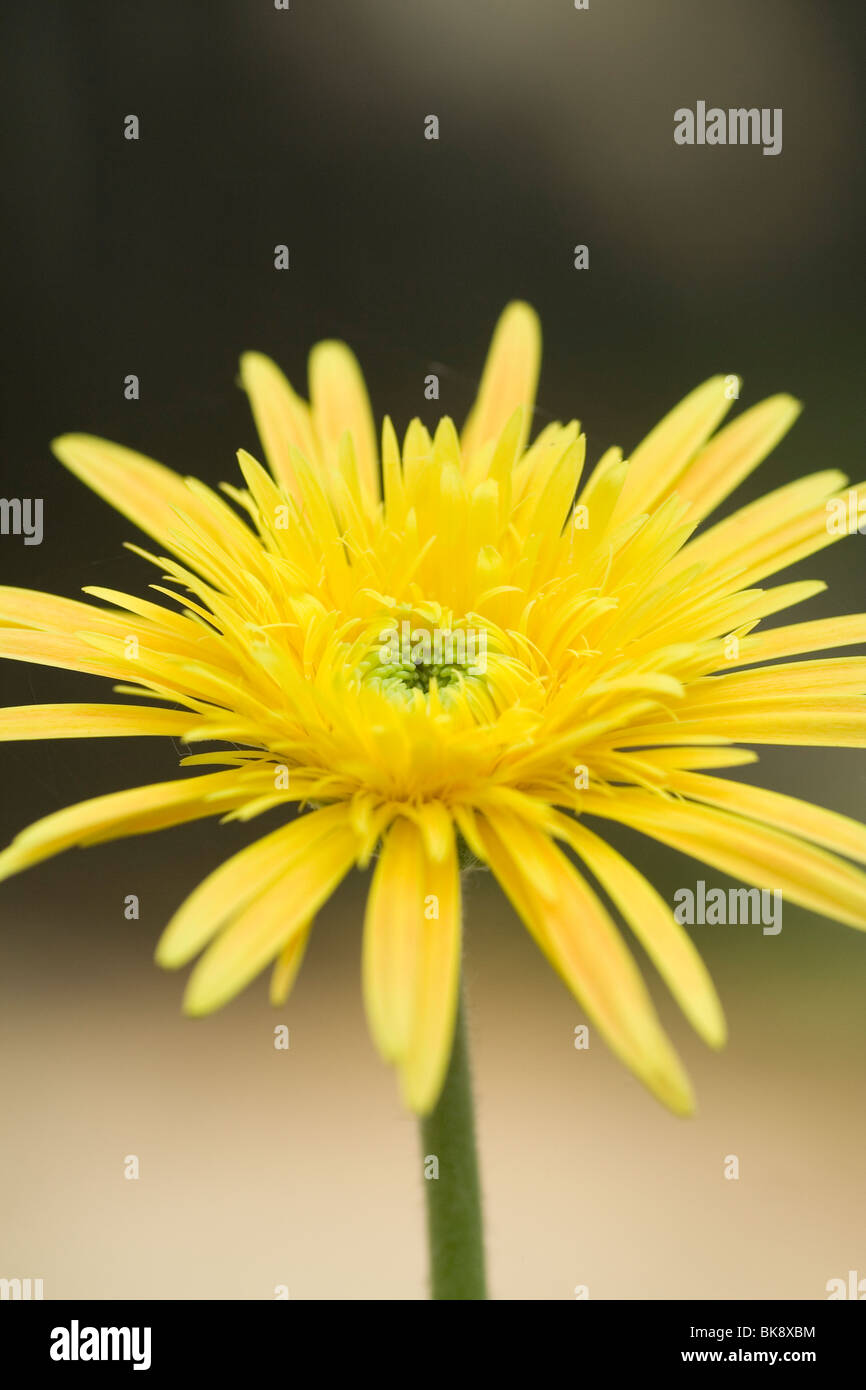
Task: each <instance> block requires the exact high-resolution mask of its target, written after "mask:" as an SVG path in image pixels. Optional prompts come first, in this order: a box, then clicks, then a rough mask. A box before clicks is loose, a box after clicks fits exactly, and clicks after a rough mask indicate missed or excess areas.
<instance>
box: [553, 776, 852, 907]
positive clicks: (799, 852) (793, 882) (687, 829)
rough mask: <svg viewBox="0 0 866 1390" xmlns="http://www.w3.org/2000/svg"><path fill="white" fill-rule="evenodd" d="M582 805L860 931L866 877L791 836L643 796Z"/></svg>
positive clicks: (587, 799) (622, 794) (588, 799)
mask: <svg viewBox="0 0 866 1390" xmlns="http://www.w3.org/2000/svg"><path fill="white" fill-rule="evenodd" d="M581 804H582V807H583V809H585V810H586V811H587V812H589V813H590V814H592V815H600V816H606V817H608V818H610V819H613V820H618V821H622V823H623V824H624V825H630V826H632V827H633V828H634V829H635V830H641V831H643V833H644V834H646V835H651V836H653V838H655V839H657V840H660V841H661V842H662V843H663V844H667V845H671V846H672V847H673V848H674V849H679V850H682V851H683V853H685V854H689V855H691V856H692V857H693V858H694V859H698V860H701V861H702V862H703V863H705V864H712V865H713V866H714V867H715V868H717V869H720V870H721V871H722V873H726V874H730V875H731V876H732V877H733V878H738V879H741V880H742V881H743V882H744V883H750V884H754V885H755V887H757V888H762V889H767V890H768V891H770V892H773V891H776V890H779V891H780V892H781V893H782V894H783V896H784V897H786V898H790V900H791V901H792V902H795V903H800V904H802V906H803V907H808V908H812V909H813V910H814V911H816V912H820V913H823V915H824V916H825V917H832V918H834V919H835V920H836V921H838V922H845V923H847V925H848V926H852V927H859V928H861V929H864V928H866V874H863V873H861V872H860V870H859V869H855V868H853V867H852V865H850V864H846V863H845V861H844V860H843V859H837V858H836V856H835V855H832V854H828V853H827V852H826V851H825V850H822V849H816V848H815V846H814V845H810V844H807V843H806V841H805V840H801V839H798V838H797V837H796V836H793V835H788V834H786V833H784V832H782V831H779V830H773V829H771V828H770V827H769V826H765V825H760V824H758V823H757V822H756V821H753V820H747V819H746V818H745V817H743V816H737V815H731V814H730V813H729V812H727V811H721V810H717V809H716V808H715V807H712V806H702V805H698V804H697V803H694V802H689V803H685V802H679V803H673V802H671V801H669V800H665V801H664V802H660V801H659V798H658V797H657V796H653V794H652V793H646V792H643V791H625V790H621V791H618V792H617V795H616V796H615V797H602V796H597V795H595V794H594V793H591V792H585V793H584V794H583V798H582V802H581Z"/></svg>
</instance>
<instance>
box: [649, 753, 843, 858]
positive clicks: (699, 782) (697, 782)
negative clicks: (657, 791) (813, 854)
mask: <svg viewBox="0 0 866 1390" xmlns="http://www.w3.org/2000/svg"><path fill="white" fill-rule="evenodd" d="M670 785H671V787H672V788H673V790H675V791H678V792H682V794H683V795H684V796H689V797H693V798H694V799H695V800H697V801H707V802H709V803H710V805H712V806H720V807H721V808H722V809H723V810H728V811H734V812H736V813H737V814H739V815H742V816H748V817H750V818H751V819H753V820H757V821H760V822H761V823H762V824H764V825H772V826H775V827H776V829H777V830H786V831H788V832H789V833H790V834H793V835H801V836H802V837H803V838H804V839H806V840H813V841H814V842H815V843H816V844H819V845H823V846H824V847H825V848H826V849H830V850H835V851H836V853H837V854H846V855H848V857H849V858H851V859H857V860H859V862H860V863H861V864H866V825H861V823H860V822H859V821H856V820H852V819H851V818H850V816H843V815H840V814H839V813H838V812H837V811H828V810H825V808H824V807H823V806H813V805H812V804H811V802H809V801H801V800H800V799H799V797H796V796H784V795H783V794H782V793H781V792H774V791H769V790H767V789H766V788H764V787H752V786H749V785H748V784H747V783H745V782H729V781H728V780H727V779H726V778H722V777H704V776H702V775H701V774H700V773H695V772H687V771H679V772H672V773H671V775H670Z"/></svg>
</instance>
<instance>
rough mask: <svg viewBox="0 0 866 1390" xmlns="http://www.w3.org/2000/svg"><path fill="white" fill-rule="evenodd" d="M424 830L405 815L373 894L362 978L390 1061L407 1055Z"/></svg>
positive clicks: (388, 841)
mask: <svg viewBox="0 0 866 1390" xmlns="http://www.w3.org/2000/svg"><path fill="white" fill-rule="evenodd" d="M424 864H425V861H424V850H423V840H422V836H421V832H420V830H419V829H418V827H417V826H415V825H413V824H412V822H411V821H408V820H406V819H404V818H403V817H400V818H399V819H398V820H396V821H395V822H394V824H393V825H392V826H391V829H390V830H389V831H388V833H387V835H386V836H385V839H384V843H383V845H382V851H381V854H380V855H379V859H378V861H377V863H376V868H375V870H374V872H373V882H372V884H371V885H370V892H369V894H368V896H367V911H366V916H365V920H364V947H363V956H362V977H363V986H364V1003H365V1005H366V1010H367V1019H368V1022H369V1026H370V1032H371V1033H372V1035H373V1040H374V1042H375V1043H376V1046H377V1047H378V1049H379V1051H380V1052H381V1054H382V1056H383V1057H384V1058H385V1060H386V1061H397V1060H401V1059H402V1058H403V1057H404V1056H405V1055H406V1050H407V1048H408V1046H409V1038H410V1032H411V1023H412V1005H413V998H414V986H415V971H416V966H417V955H418V946H419V938H420V936H421V927H422V923H423V920H424V892H423V883H424V878H423V873H424Z"/></svg>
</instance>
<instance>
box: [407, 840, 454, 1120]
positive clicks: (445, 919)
mask: <svg viewBox="0 0 866 1390" xmlns="http://www.w3.org/2000/svg"><path fill="white" fill-rule="evenodd" d="M419 889H420V890H421V891H423V915H422V920H421V923H420V930H419V932H418V941H417V958H416V967H415V972H416V981H415V991H414V998H413V1001H412V1016H411V1019H410V1024H409V1044H408V1047H407V1050H406V1054H405V1058H404V1060H403V1065H402V1068H401V1073H402V1083H403V1097H404V1100H405V1102H406V1104H407V1105H408V1106H409V1108H410V1110H414V1111H415V1112H416V1113H417V1114H420V1115H426V1114H427V1113H428V1112H429V1111H430V1110H432V1109H433V1107H434V1105H435V1104H436V1102H437V1100H438V1099H439V1093H440V1091H441V1090H442V1085H443V1082H444V1080H445V1074H446V1072H447V1070H448V1063H449V1060H450V1058H451V1048H452V1044H453V1041H454V1023H455V1020H456V1017H457V999H458V993H459V984H460V929H461V922H460V871H459V868H458V864H457V851H456V846H455V843H454V835H453V831H452V834H451V837H450V845H449V848H448V851H447V853H446V854H444V855H441V856H440V855H436V856H435V857H433V856H431V855H430V854H429V852H428V853H427V854H426V855H425V863H424V869H423V877H422V879H421V883H420V885H417V886H416V887H415V892H416V893H417V892H418V891H419Z"/></svg>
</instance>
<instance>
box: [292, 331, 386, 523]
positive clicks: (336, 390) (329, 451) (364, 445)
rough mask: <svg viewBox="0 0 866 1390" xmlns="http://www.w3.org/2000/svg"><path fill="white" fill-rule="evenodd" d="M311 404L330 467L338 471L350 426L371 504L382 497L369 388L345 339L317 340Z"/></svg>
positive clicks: (311, 373) (312, 362) (311, 369)
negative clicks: (343, 440)
mask: <svg viewBox="0 0 866 1390" xmlns="http://www.w3.org/2000/svg"><path fill="white" fill-rule="evenodd" d="M309 376H310V404H311V406H312V411H313V420H314V422H315V428H316V433H317V435H318V438H319V439H320V440H321V444H322V449H323V451H324V454H325V459H326V461H327V464H328V467H329V468H330V469H332V470H334V471H336V469H337V466H338V462H339V448H340V443H341V440H342V438H343V435H344V434H345V433H346V431H347V430H348V432H349V434H350V435H351V436H352V444H353V447H354V452H355V458H356V460H357V465H358V476H359V478H360V481H361V488H362V492H363V494H364V497H365V499H366V501H367V503H368V505H369V506H373V505H375V503H376V502H377V501H378V499H379V495H380V493H379V455H378V449H377V445H376V429H375V426H374V424H373V412H372V410H371V409H370V400H369V397H368V395H367V388H366V386H365V384H364V378H363V376H362V374H361V368H360V367H359V366H358V363H357V360H356V358H355V355H354V353H353V352H352V351H351V350H350V349H349V348H348V347H347V346H346V344H345V343H337V342H324V343H318V344H317V345H316V346H315V347H314V348H313V351H312V352H311V353H310V366H309Z"/></svg>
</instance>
